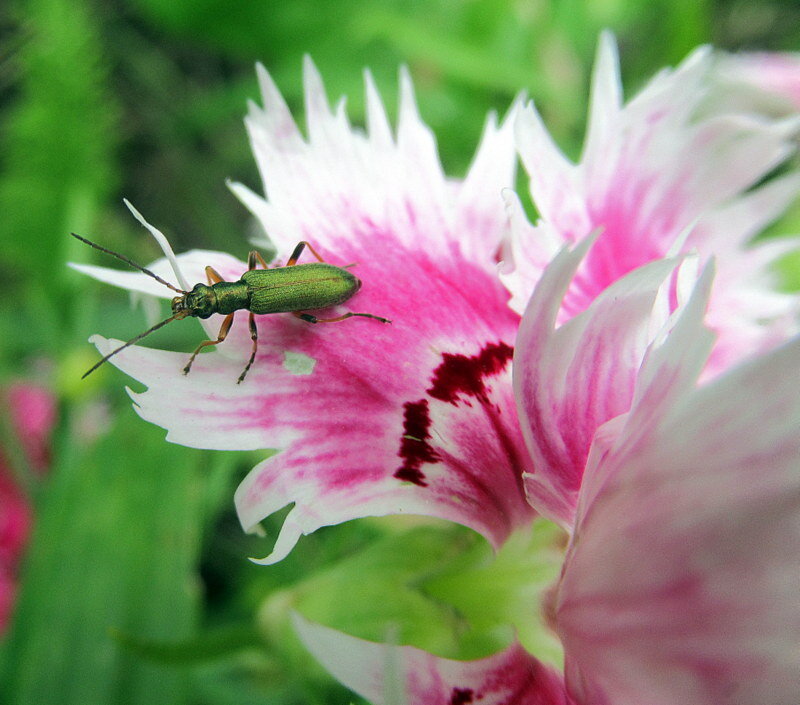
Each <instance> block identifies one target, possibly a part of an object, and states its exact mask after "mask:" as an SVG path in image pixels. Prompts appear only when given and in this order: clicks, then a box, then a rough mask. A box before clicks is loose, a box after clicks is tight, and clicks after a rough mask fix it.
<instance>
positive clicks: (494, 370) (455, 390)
mask: <svg viewBox="0 0 800 705" xmlns="http://www.w3.org/2000/svg"><path fill="white" fill-rule="evenodd" d="M513 355H514V348H512V347H511V346H510V345H506V343H489V344H488V345H486V347H484V348H483V350H481V351H480V352H479V353H478V354H477V355H472V356H471V357H467V356H466V355H453V354H451V353H444V354H443V355H442V363H441V364H440V365H439V366H438V367H437V368H436V369H435V370H434V372H433V379H432V384H431V386H430V388H428V390H427V392H428V394H430V395H431V396H432V397H433V398H434V399H439V400H440V401H447V402H450V403H451V404H455V403H456V402H457V400H458V397H459V395H462V394H463V395H465V396H470V397H475V398H476V399H479V400H480V401H482V402H484V403H485V402H487V401H488V399H487V396H486V385H485V384H484V380H485V379H486V378H487V377H491V376H492V375H496V374H499V373H500V372H502V371H503V370H504V369H505V368H506V365H507V364H508V362H509V360H511V358H512V357H513Z"/></svg>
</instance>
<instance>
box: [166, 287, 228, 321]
mask: <svg viewBox="0 0 800 705" xmlns="http://www.w3.org/2000/svg"><path fill="white" fill-rule="evenodd" d="M216 311H217V295H216V293H215V292H214V289H213V288H212V287H210V286H207V285H206V284H195V286H194V289H192V290H191V291H189V292H187V293H185V294H183V295H182V296H176V297H175V298H174V299H172V313H173V314H175V316H176V318H186V316H196V317H197V318H208V317H209V316H210V315H211V314H212V313H216Z"/></svg>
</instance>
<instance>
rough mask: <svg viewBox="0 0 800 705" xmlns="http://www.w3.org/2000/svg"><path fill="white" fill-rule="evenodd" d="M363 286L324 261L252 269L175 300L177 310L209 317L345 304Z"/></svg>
mask: <svg viewBox="0 0 800 705" xmlns="http://www.w3.org/2000/svg"><path fill="white" fill-rule="evenodd" d="M359 288H361V281H360V280H359V279H358V278H357V277H355V276H354V275H352V274H351V273H350V272H348V271H347V270H346V269H342V268H341V267H335V266H334V265H332V264H325V263H324V262H316V263H313V264H297V265H294V266H292V267H276V268H274V269H251V270H249V271H247V272H245V273H244V274H242V278H241V279H240V280H239V281H236V282H218V283H216V284H211V285H207V284H197V285H195V287H194V288H193V289H192V290H191V291H190V292H189V293H188V294H186V295H185V296H184V297H178V298H177V299H175V300H174V302H173V311H174V312H176V313H177V311H178V309H180V310H183V311H186V313H185V314H184V315H187V316H196V317H198V318H208V317H209V316H211V315H212V314H214V313H221V314H225V315H227V314H229V313H233V312H234V311H239V310H240V309H246V310H248V311H252V312H253V313H256V314H265V313H288V312H291V311H305V310H308V309H311V310H314V309H319V308H327V307H328V306H335V305H336V304H340V303H343V302H345V301H347V300H348V299H349V298H350V297H351V296H353V295H354V294H355V293H356V292H357V291H358V290H359ZM181 299H182V300H181ZM176 304H177V306H178V308H176Z"/></svg>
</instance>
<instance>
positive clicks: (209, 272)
mask: <svg viewBox="0 0 800 705" xmlns="http://www.w3.org/2000/svg"><path fill="white" fill-rule="evenodd" d="M206 277H207V278H208V283H209V284H219V282H224V281H225V280H224V279H223V278H222V276H221V275H220V273H219V272H218V271H217V270H216V269H214V268H213V267H210V266H209V267H206Z"/></svg>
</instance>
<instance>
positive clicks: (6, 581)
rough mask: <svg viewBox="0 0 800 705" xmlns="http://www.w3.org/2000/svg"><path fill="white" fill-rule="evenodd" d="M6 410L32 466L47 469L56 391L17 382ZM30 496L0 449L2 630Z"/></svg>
mask: <svg viewBox="0 0 800 705" xmlns="http://www.w3.org/2000/svg"><path fill="white" fill-rule="evenodd" d="M5 401H6V413H7V414H8V415H9V417H10V423H11V428H12V430H13V431H14V432H15V434H16V438H17V440H18V442H19V444H20V447H21V450H22V452H23V454H24V456H25V459H26V461H27V462H28V463H29V464H30V466H31V469H32V470H33V471H35V472H37V473H42V472H44V471H45V470H46V469H47V467H48V465H49V461H50V433H51V432H52V430H53V426H54V425H55V420H56V405H55V399H54V397H53V395H52V394H51V393H50V392H49V391H48V390H46V389H44V388H43V387H38V386H36V385H33V384H30V383H16V384H13V385H11V386H10V387H9V388H8V389H7V390H6V392H5ZM31 522H32V515H31V508H30V505H29V503H28V499H27V497H26V496H25V494H24V493H23V491H22V490H21V489H20V487H19V486H18V485H17V483H16V479H15V475H14V473H13V471H12V469H11V466H10V465H9V459H8V458H7V457H6V455H5V454H4V453H3V452H2V450H0V632H2V631H3V630H4V629H5V627H6V625H7V623H8V620H9V617H10V615H11V610H12V608H13V606H14V596H15V594H16V588H17V570H18V566H19V562H20V559H21V558H22V555H23V553H24V551H25V545H26V544H27V541H28V535H29V533H30V529H31Z"/></svg>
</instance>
